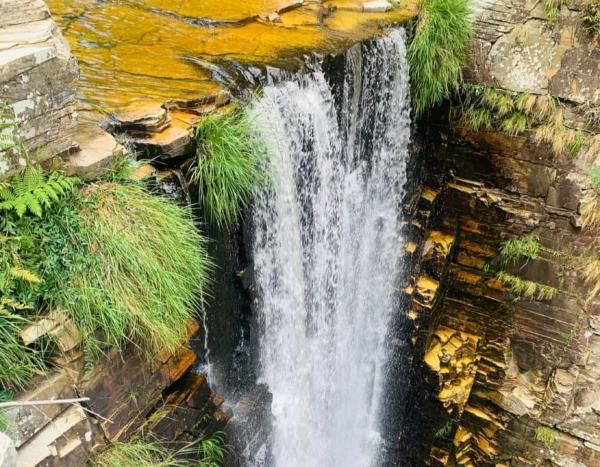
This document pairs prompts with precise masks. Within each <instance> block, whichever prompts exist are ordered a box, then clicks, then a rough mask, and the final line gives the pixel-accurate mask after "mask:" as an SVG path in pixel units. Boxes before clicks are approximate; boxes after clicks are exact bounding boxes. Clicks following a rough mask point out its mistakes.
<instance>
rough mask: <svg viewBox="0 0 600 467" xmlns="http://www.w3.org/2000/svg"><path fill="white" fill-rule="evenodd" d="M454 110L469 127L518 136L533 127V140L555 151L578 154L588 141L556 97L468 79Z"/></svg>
mask: <svg viewBox="0 0 600 467" xmlns="http://www.w3.org/2000/svg"><path fill="white" fill-rule="evenodd" d="M460 101H461V102H460V103H459V104H458V105H457V106H455V107H453V109H452V113H453V115H454V117H455V118H457V119H458V121H459V124H460V125H461V126H463V127H465V128H467V129H468V130H470V131H482V130H484V131H486V130H494V129H495V130H498V131H501V132H503V133H506V134H508V135H510V136H517V135H519V134H522V133H524V132H525V131H527V130H533V140H534V141H535V142H536V143H538V144H541V143H547V144H549V145H550V146H551V147H552V152H553V153H554V154H556V155H559V156H560V155H571V156H576V155H577V154H578V153H579V151H580V150H581V148H582V147H583V145H584V144H585V142H586V138H585V136H584V133H583V132H582V131H579V130H574V129H572V128H568V127H567V126H566V125H565V123H564V118H563V113H562V110H561V109H560V108H559V102H558V101H557V99H555V98H554V97H552V96H550V95H541V96H534V95H531V94H528V93H517V92H511V91H505V90H500V89H496V88H493V87H489V86H483V85H478V84H470V83H465V84H464V85H463V86H462V88H461V92H460Z"/></svg>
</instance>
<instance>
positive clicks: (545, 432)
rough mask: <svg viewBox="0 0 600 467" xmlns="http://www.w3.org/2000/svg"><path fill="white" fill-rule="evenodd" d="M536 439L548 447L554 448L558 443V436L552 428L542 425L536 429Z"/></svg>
mask: <svg viewBox="0 0 600 467" xmlns="http://www.w3.org/2000/svg"><path fill="white" fill-rule="evenodd" d="M535 439H536V441H541V442H542V443H544V444H545V445H546V447H552V446H553V445H554V443H556V434H555V433H554V430H552V429H551V428H548V427H545V426H541V425H540V426H538V427H537V428H536V429H535Z"/></svg>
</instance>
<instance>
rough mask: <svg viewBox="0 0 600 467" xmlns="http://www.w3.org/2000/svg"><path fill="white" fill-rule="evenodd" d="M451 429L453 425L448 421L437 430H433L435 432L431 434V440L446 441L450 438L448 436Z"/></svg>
mask: <svg viewBox="0 0 600 467" xmlns="http://www.w3.org/2000/svg"><path fill="white" fill-rule="evenodd" d="M453 427H454V425H453V423H452V421H451V420H448V421H447V422H446V423H444V424H443V425H442V426H440V427H439V428H438V429H437V430H435V432H434V433H433V439H435V440H444V439H448V438H449V437H450V435H451V434H452V429H453Z"/></svg>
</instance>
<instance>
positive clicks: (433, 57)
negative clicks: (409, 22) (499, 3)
mask: <svg viewBox="0 0 600 467" xmlns="http://www.w3.org/2000/svg"><path fill="white" fill-rule="evenodd" d="M469 13H470V8H469V2H468V0H422V1H421V13H420V16H419V20H418V23H417V25H416V30H415V35H414V38H413V40H412V42H411V43H410V46H409V49H408V60H409V63H410V74H411V90H412V102H413V106H414V109H415V112H416V114H417V115H420V114H422V113H423V112H425V110H427V109H428V108H430V107H432V106H434V105H437V104H440V103H441V102H442V101H443V100H444V98H446V97H448V96H450V95H451V94H452V93H453V92H454V91H456V90H457V89H458V87H459V85H460V82H461V80H462V71H461V68H462V65H463V61H464V59H465V56H466V53H467V48H468V45H469V41H470V39H471V37H472V34H473V32H472V28H471V24H470V23H469V20H468V16H469Z"/></svg>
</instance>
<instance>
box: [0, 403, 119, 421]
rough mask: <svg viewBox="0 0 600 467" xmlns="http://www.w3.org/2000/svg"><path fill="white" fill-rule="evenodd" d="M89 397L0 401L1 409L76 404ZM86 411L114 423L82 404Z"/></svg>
mask: <svg viewBox="0 0 600 467" xmlns="http://www.w3.org/2000/svg"><path fill="white" fill-rule="evenodd" d="M89 400H90V398H89V397H80V398H78V399H56V400H44V401H11V402H0V409H5V408H8V407H26V406H34V407H35V406H38V405H54V404H72V405H75V404H77V403H78V402H87V401H89ZM80 407H81V408H82V409H83V410H84V411H85V412H88V413H90V414H91V415H94V416H95V417H98V418H100V419H101V420H104V421H105V422H108V423H113V421H112V420H111V419H109V418H106V417H104V416H102V415H100V414H99V413H98V412H94V411H93V410H90V409H88V408H87V407H83V406H80Z"/></svg>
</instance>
